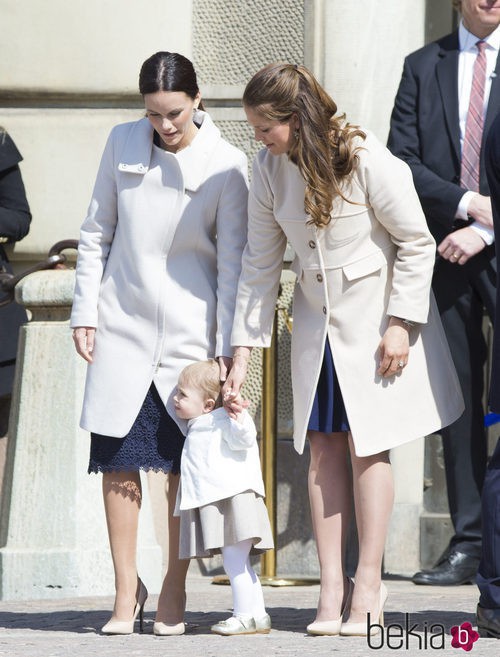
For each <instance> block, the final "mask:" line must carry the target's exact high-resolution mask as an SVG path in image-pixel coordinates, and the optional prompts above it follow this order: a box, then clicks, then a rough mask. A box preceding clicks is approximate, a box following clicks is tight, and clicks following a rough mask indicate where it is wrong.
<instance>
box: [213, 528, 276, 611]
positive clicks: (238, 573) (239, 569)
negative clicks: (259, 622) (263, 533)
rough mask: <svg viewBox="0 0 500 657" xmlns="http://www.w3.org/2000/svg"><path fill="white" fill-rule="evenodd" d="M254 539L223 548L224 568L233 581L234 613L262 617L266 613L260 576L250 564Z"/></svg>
mask: <svg viewBox="0 0 500 657" xmlns="http://www.w3.org/2000/svg"><path fill="white" fill-rule="evenodd" d="M251 548H252V539H251V538H249V539H247V540H246V541H241V542H240V543H236V545H227V546H226V547H223V548H222V561H223V563H224V570H225V571H226V574H227V575H228V577H229V581H230V582H231V591H232V594H233V615H234V616H243V617H253V618H262V616H264V615H265V613H266V608H265V606H264V596H263V594H262V587H261V585H260V581H259V578H258V577H257V575H256V574H255V571H254V569H253V568H252V566H251V565H250V556H249V555H250V550H251Z"/></svg>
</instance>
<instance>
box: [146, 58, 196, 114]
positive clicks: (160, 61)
mask: <svg viewBox="0 0 500 657" xmlns="http://www.w3.org/2000/svg"><path fill="white" fill-rule="evenodd" d="M139 91H140V93H141V94H142V95H143V96H145V95H146V94H154V93H156V92H157V91H183V92H184V93H185V94H187V95H188V96H189V97H190V98H192V99H193V100H194V98H196V95H197V94H198V93H199V91H200V89H199V87H198V82H197V80H196V72H195V70H194V67H193V64H192V63H191V62H190V61H189V59H187V57H184V56H183V55H179V53H176V52H166V51H160V52H156V53H155V54H154V55H151V57H148V59H146V61H145V62H144V63H143V65H142V66H141V71H140V73H139ZM199 108H200V109H203V105H202V103H201V102H200V104H199Z"/></svg>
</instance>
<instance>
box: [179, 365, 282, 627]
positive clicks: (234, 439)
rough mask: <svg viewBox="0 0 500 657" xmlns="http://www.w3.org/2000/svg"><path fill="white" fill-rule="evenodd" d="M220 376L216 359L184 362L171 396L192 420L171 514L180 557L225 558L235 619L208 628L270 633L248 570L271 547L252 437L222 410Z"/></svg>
mask: <svg viewBox="0 0 500 657" xmlns="http://www.w3.org/2000/svg"><path fill="white" fill-rule="evenodd" d="M219 376H220V371H219V365H218V364H217V362H216V361H215V360H208V361H201V362H199V363H193V364H192V365H188V367H186V368H184V369H183V370H182V372H181V374H180V377H179V382H178V386H177V392H176V395H175V397H174V402H175V411H176V413H177V415H178V417H179V418H182V419H184V420H189V422H188V432H187V435H186V441H185V443H184V448H183V451H182V458H181V483H180V488H179V495H178V498H177V509H176V514H177V515H180V551H179V554H180V558H181V559H190V558H193V557H210V556H212V555H214V554H216V553H219V552H221V553H222V560H223V564H224V570H225V571H226V573H227V575H228V577H229V580H230V582H231V591H232V595H233V615H232V616H231V617H230V618H228V619H227V620H223V621H220V622H219V623H216V624H215V625H213V626H212V628H211V630H212V632H215V633H216V634H223V635H234V634H255V633H268V632H269V631H270V629H271V619H270V617H269V615H268V614H267V612H266V609H265V606H264V596H263V594H262V588H261V585H260V581H259V578H258V577H257V575H256V574H255V572H254V570H253V568H252V566H251V565H250V554H259V553H261V552H264V551H265V550H269V549H271V548H272V547H273V538H272V534H271V527H270V523H269V516H268V514H267V509H266V506H265V504H264V482H263V481H262V473H261V467H260V459H259V448H258V445H257V432H256V429H255V425H254V423H253V420H252V418H251V417H250V415H249V414H248V412H247V411H246V410H243V411H242V412H241V413H238V414H237V416H236V419H232V418H230V417H229V416H228V414H227V412H226V410H225V409H224V408H222V407H220V381H219Z"/></svg>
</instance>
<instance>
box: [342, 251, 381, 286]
mask: <svg viewBox="0 0 500 657" xmlns="http://www.w3.org/2000/svg"><path fill="white" fill-rule="evenodd" d="M386 266H387V256H386V254H385V253H384V252H383V251H376V252H375V253H371V254H370V255H369V256H365V257H364V258H361V260H356V262H351V263H349V264H348V265H344V266H343V267H342V271H343V273H344V276H345V277H346V278H347V280H348V281H354V280H356V279H357V278H362V277H363V276H368V275H369V274H373V273H375V272H377V271H380V269H382V267H386Z"/></svg>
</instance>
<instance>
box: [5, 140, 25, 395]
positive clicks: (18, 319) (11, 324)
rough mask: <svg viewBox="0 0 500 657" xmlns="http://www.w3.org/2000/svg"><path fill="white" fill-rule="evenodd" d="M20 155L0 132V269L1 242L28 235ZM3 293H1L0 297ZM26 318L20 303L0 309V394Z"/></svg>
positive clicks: (9, 381) (8, 378) (9, 379)
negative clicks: (21, 326)
mask: <svg viewBox="0 0 500 657" xmlns="http://www.w3.org/2000/svg"><path fill="white" fill-rule="evenodd" d="M21 160H22V157H21V154H20V153H19V151H18V150H17V148H16V146H15V144H14V142H13V141H12V139H11V138H10V137H9V135H8V134H7V133H6V132H0V270H3V271H9V272H10V271H11V267H10V265H9V260H8V258H7V254H6V252H5V249H4V248H3V246H2V244H6V243H12V242H17V241H19V240H21V239H22V238H23V237H24V236H25V235H27V234H28V231H29V226H30V221H31V213H30V209H29V206H28V201H27V200H26V193H25V190H24V185H23V181H22V178H21V172H20V170H19V162H20V161H21ZM3 296H4V295H2V293H1V292H0V299H1V298H3ZM25 321H26V313H25V311H24V309H23V308H21V306H18V305H17V304H15V303H11V304H9V305H8V306H3V307H1V308H0V395H4V394H6V393H8V392H10V389H11V386H12V377H13V369H14V368H13V361H14V359H15V358H16V350H17V336H18V332H19V326H20V325H21V324H22V323H23V322H25Z"/></svg>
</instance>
